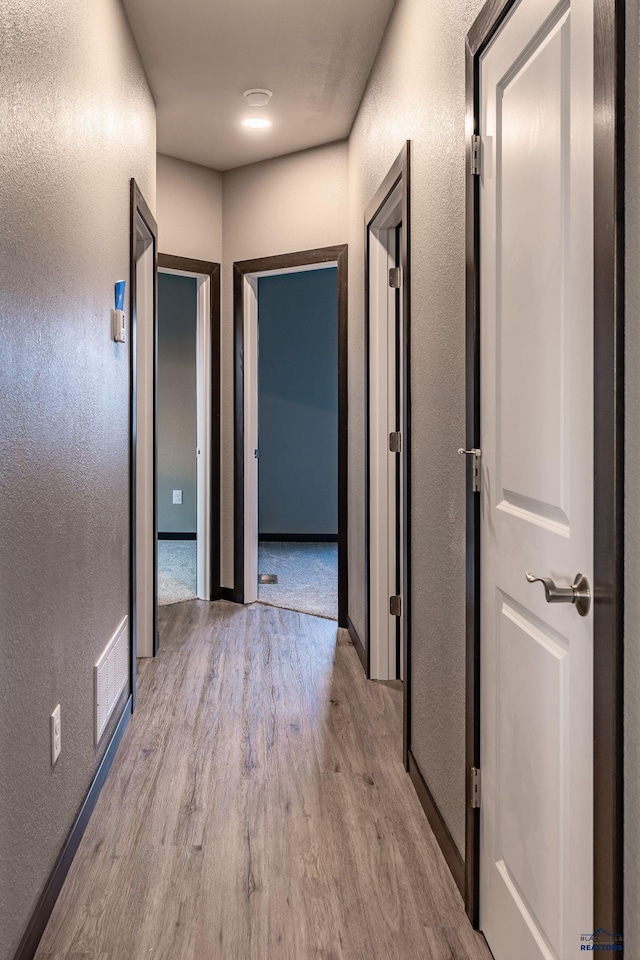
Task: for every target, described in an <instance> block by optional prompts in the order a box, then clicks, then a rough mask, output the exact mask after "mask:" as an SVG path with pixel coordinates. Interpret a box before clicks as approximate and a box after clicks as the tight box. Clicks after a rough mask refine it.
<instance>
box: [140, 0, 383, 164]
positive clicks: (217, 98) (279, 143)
mask: <svg viewBox="0 0 640 960" xmlns="http://www.w3.org/2000/svg"><path fill="white" fill-rule="evenodd" d="M123 2H124V6H125V9H126V12H127V15H128V17H129V20H130V23H131V27H132V29H133V32H134V35H135V38H136V41H137V43H138V46H139V48H140V53H141V56H142V60H143V63H144V66H145V70H146V72H147V77H148V79H149V82H150V84H151V89H152V91H153V95H154V97H155V100H156V104H157V109H158V116H157V120H158V152H159V153H166V154H169V155H170V156H174V157H179V158H181V159H183V160H190V161H192V162H193V163H200V164H203V165H204V166H207V167H212V168H214V169H215V170H229V169H232V168H233V167H238V166H243V165H244V164H247V163H253V162H255V161H257V160H265V159H267V158H268V157H276V156H281V155H283V154H287V153H293V152H294V151H296V150H303V149H305V148H307V147H313V146H317V145H319V144H321V143H330V142H332V141H334V140H342V139H343V138H344V137H346V136H347V135H348V133H349V131H350V129H351V124H352V123H353V119H354V117H355V114H356V111H357V108H358V104H359V102H360V98H361V96H362V93H363V91H364V88H365V85H366V82H367V78H368V76H369V73H370V70H371V67H372V66H373V61H374V60H375V56H376V53H377V51H378V47H379V46H380V42H381V40H382V37H383V34H384V30H385V27H386V25H387V22H388V19H389V16H390V14H391V10H392V8H393V5H394V2H395V0H123ZM251 87H266V88H268V89H269V90H273V93H274V96H273V100H272V101H271V103H270V104H269V106H268V107H263V108H253V109H252V108H250V107H249V106H248V105H247V103H246V102H245V100H244V98H243V96H242V93H243V91H244V90H247V89H249V88H251ZM249 116H264V117H268V118H269V119H270V120H271V121H272V122H273V126H272V127H271V128H270V129H268V130H249V129H246V128H244V127H242V126H241V125H240V121H241V120H242V119H243V118H244V117H249Z"/></svg>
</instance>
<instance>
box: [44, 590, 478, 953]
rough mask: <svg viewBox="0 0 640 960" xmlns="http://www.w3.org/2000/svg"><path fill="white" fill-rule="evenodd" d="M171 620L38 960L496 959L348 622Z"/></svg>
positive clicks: (233, 616)
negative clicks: (472, 918) (339, 627)
mask: <svg viewBox="0 0 640 960" xmlns="http://www.w3.org/2000/svg"><path fill="white" fill-rule="evenodd" d="M160 630H161V646H160V654H159V656H158V658H157V659H156V660H155V661H152V660H149V661H147V662H144V663H142V665H141V668H140V673H139V678H138V707H137V710H136V714H135V719H134V721H133V722H132V723H131V724H130V726H129V728H128V730H127V732H126V734H125V737H124V740H123V742H122V745H121V748H120V751H119V753H118V755H117V757H116V759H115V762H114V765H113V768H112V770H111V773H110V775H109V778H108V780H107V782H106V784H105V787H104V789H103V791H102V794H101V796H100V798H99V801H98V804H97V807H96V809H95V812H94V814H93V816H92V818H91V821H90V823H89V826H88V828H87V831H86V833H85V836H84V838H83V840H82V843H81V845H80V849H79V851H78V854H77V856H76V858H75V860H74V862H73V865H72V867H71V870H70V872H69V875H68V878H67V881H66V884H65V887H64V888H63V891H62V894H61V895H60V897H59V899H58V902H57V904H56V906H55V908H54V911H53V914H52V916H51V920H50V922H49V925H48V927H47V930H46V932H45V935H44V937H43V939H42V941H41V944H40V948H39V950H38V953H37V958H38V960H54V958H55V960H63V958H69V960H70V958H72V957H73V958H80V957H83V958H84V957H86V958H89V957H90V958H94V960H98V958H100V960H141V958H146V957H150V956H152V957H154V958H156V960H157V958H160V957H162V958H167V960H214V958H221V960H222V958H224V960H236V958H237V960H249V958H251V960H275V958H278V957H282V958H290V960H304V958H310V957H324V958H332V960H337V958H345V960H364V958H367V960H382V958H385V960H386V958H389V960H488V958H489V957H490V954H489V952H488V950H487V949H486V947H485V945H484V941H483V939H482V937H481V936H480V935H479V934H475V933H474V932H473V931H472V929H471V927H470V925H469V923H468V921H467V918H466V915H465V913H464V909H463V904H462V899H461V897H460V895H459V893H458V891H457V889H456V887H455V884H454V882H453V880H452V877H451V874H450V873H449V870H448V868H447V866H446V864H445V861H444V859H443V857H442V854H441V852H440V850H439V848H438V846H437V844H436V842H435V840H434V838H433V836H432V834H431V830H430V828H429V825H428V823H427V821H426V818H425V816H424V814H423V812H422V809H421V807H420V803H419V801H418V798H417V796H416V794H415V791H414V789H413V787H412V785H411V782H410V780H409V777H408V776H407V774H406V773H405V772H404V769H403V766H402V762H401V754H402V749H401V748H402V743H401V738H402V732H401V731H402V716H401V713H402V697H401V694H400V692H399V691H398V690H397V689H394V688H393V687H391V686H388V685H385V684H379V683H367V681H366V680H365V678H364V675H363V673H362V668H361V666H360V663H359V661H358V658H357V655H356V652H355V650H354V649H353V647H352V645H351V643H350V642H349V640H348V639H347V634H346V632H345V631H340V632H339V636H338V641H337V643H336V639H335V638H336V629H335V625H334V624H332V623H331V622H330V621H326V620H320V619H315V618H311V617H307V616H304V615H300V614H296V613H292V612H289V611H283V610H278V609H275V608H271V607H267V606H264V605H261V604H255V605H252V606H250V607H246V608H242V607H236V606H233V605H231V604H227V603H224V602H221V603H216V604H205V603H201V602H199V601H193V602H188V603H182V604H177V605H174V606H169V607H165V608H163V609H162V610H161V611H160ZM374 737H375V739H374Z"/></svg>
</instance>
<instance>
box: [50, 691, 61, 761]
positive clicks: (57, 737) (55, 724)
mask: <svg viewBox="0 0 640 960" xmlns="http://www.w3.org/2000/svg"><path fill="white" fill-rule="evenodd" d="M61 750H62V725H61V719H60V704H58V706H57V707H56V708H55V710H54V711H53V713H52V714H51V765H52V766H53V764H54V763H55V762H56V760H57V759H58V757H59V756H60V751H61Z"/></svg>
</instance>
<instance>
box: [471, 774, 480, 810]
mask: <svg viewBox="0 0 640 960" xmlns="http://www.w3.org/2000/svg"><path fill="white" fill-rule="evenodd" d="M471 806H472V807H473V809H474V810H477V809H478V808H479V807H480V767H471Z"/></svg>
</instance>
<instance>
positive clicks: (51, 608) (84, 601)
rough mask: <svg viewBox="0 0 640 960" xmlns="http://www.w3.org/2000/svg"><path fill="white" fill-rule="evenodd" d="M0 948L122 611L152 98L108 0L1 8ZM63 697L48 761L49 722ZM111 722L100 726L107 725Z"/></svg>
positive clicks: (44, 840)
mask: <svg viewBox="0 0 640 960" xmlns="http://www.w3.org/2000/svg"><path fill="white" fill-rule="evenodd" d="M0 98H1V102H2V106H1V108H0V153H1V156H2V175H1V176H0V210H1V211H2V214H1V216H0V273H1V275H2V280H1V282H0V339H1V342H2V349H1V351H0V404H1V406H2V419H1V422H0V493H1V497H2V511H0V621H1V627H0V811H1V814H0V958H1V960H10V958H12V957H13V955H14V953H15V950H16V948H17V946H18V942H19V940H20V937H21V935H22V933H23V931H24V930H25V928H26V925H27V922H28V920H29V917H30V916H31V914H32V912H33V909H34V907H35V905H36V902H37V900H38V897H39V895H40V893H41V891H42V889H43V886H44V884H45V881H46V879H47V877H48V875H49V873H50V871H51V869H52V867H53V865H54V862H55V860H56V857H57V855H58V853H59V851H60V849H61V848H62V845H63V843H64V840H65V838H66V836H67V833H68V831H69V829H70V827H71V825H72V823H73V820H74V818H75V816H76V814H77V812H78V809H79V807H80V803H81V802H82V800H83V798H84V796H85V794H86V792H87V789H88V787H89V784H90V783H91V780H92V778H93V776H94V774H95V771H96V769H97V766H98V763H99V761H100V759H101V755H102V752H103V751H104V748H105V746H106V744H107V743H108V739H109V732H107V734H106V735H105V737H104V738H103V740H102V741H101V744H100V746H99V747H98V748H97V749H96V747H95V746H94V742H93V665H94V663H95V662H96V660H97V659H98V656H99V655H100V653H101V652H102V650H103V648H104V646H105V645H106V643H107V641H108V640H109V639H110V637H111V636H112V634H113V632H114V630H115V629H116V627H117V626H118V624H119V623H120V621H121V619H122V618H123V617H124V615H125V614H126V613H127V611H128V606H129V571H128V557H129V502H128V461H129V443H128V432H129V420H128V406H129V364H128V348H127V347H126V346H122V345H119V344H114V343H113V342H112V340H111V338H110V317H109V310H110V308H111V307H112V306H113V301H114V290H113V285H114V283H115V281H116V280H121V279H128V277H129V178H130V177H131V176H134V177H135V178H136V180H137V181H138V183H139V185H140V187H141V189H142V191H143V193H144V195H145V198H146V200H147V201H148V203H149V204H150V205H151V207H152V209H153V208H154V206H155V153H156V144H155V108H154V104H153V100H152V98H151V95H150V93H149V90H148V87H147V83H146V80H145V76H144V73H143V71H142V67H141V65H140V61H139V58H138V53H137V50H136V46H135V44H134V42H133V40H132V37H131V34H130V31H129V27H128V24H127V21H126V19H125V17H124V14H123V11H122V8H121V5H120V3H119V2H118V0H92V2H91V3H87V2H85V0H56V2H55V3H52V2H51V0H29V2H28V3H25V0H3V3H2V4H1V5H0ZM57 703H60V704H61V707H62V754H61V756H60V758H59V760H58V763H57V764H56V766H55V768H52V767H51V761H50V734H49V717H50V714H51V711H52V710H53V708H54V707H55V706H56V704H57ZM114 722H115V717H114V720H113V721H112V726H113V723H114Z"/></svg>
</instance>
